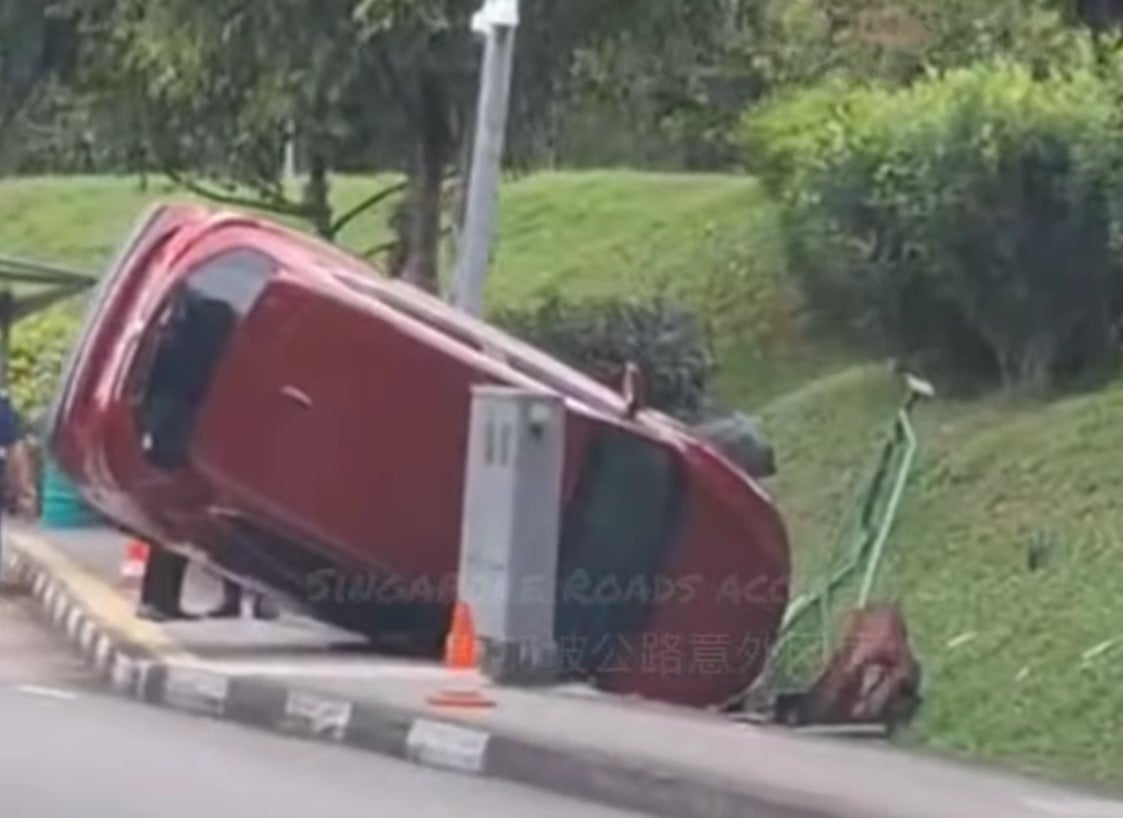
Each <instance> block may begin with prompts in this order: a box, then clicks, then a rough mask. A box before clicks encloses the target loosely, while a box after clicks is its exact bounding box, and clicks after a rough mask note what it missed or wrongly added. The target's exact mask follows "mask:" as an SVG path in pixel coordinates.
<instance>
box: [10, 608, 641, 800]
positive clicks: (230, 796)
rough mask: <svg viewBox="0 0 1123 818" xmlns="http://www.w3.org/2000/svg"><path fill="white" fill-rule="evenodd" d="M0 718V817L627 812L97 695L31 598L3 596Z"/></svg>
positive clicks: (97, 687) (80, 665) (101, 692)
mask: <svg viewBox="0 0 1123 818" xmlns="http://www.w3.org/2000/svg"><path fill="white" fill-rule="evenodd" d="M0 724H2V725H3V735H4V740H3V741H0V814H3V815H4V816H5V818H73V816H76V815H83V816H87V817H88V818H110V816H112V818H150V816H152V815H160V816H162V818H200V816H204V815H222V814H235V815H243V816H256V815H269V816H273V818H307V816H309V815H319V814H326V815H363V814H369V813H371V812H372V811H373V810H377V809H378V808H379V807H388V808H390V809H395V808H396V809H399V810H403V811H405V810H408V812H409V813H410V814H412V815H417V816H419V818H445V817H446V816H447V818H452V817H453V816H457V818H476V817H477V816H480V817H482V816H487V818H508V817H509V818H524V816H528V815H535V816H542V818H573V817H574V816H576V817H577V818H628V816H634V815H635V814H634V813H628V812H623V811H620V810H614V809H609V808H605V807H600V806H597V805H591V804H585V803H581V802H578V801H575V800H572V799H567V798H562V797H558V796H551V795H543V794H542V793H540V792H537V791H535V790H532V789H529V788H526V787H520V786H517V785H513V784H507V783H504V782H495V781H488V780H484V779H472V778H467V777H464V776H458V775H451V774H448V773H443V772H438V771H433V770H428V769H425V768H423V767H418V766H413V765H407V764H404V763H402V762H400V761H395V760H392V759H386V758H380V757H378V756H366V755H360V754H358V753H354V752H351V751H348V750H347V749H345V748H342V747H333V746H330V745H327V744H309V743H307V742H297V741H292V740H289V739H286V738H282V737H278V736H273V735H269V734H267V733H262V732H256V731H250V730H245V729H243V728H241V727H238V726H236V725H230V724H224V723H222V722H219V721H212V720H205V719H189V718H183V717H182V716H180V715H178V714H176V713H171V712H167V711H163V710H158V709H155V708H150V707H145V706H143V705H141V704H138V703H135V702H128V701H125V700H122V699H120V698H117V697H113V696H110V695H107V693H106V692H105V690H104V686H102V685H99V684H98V683H97V679H96V678H95V676H94V674H93V673H92V672H91V670H90V669H89V668H88V667H87V666H86V664H85V663H84V662H82V661H81V659H80V657H79V656H78V655H77V654H76V653H74V652H72V651H69V650H68V649H67V647H66V645H65V643H64V642H63V641H62V640H59V639H57V638H56V637H55V635H54V634H51V633H49V632H47V631H46V630H45V629H44V628H43V627H42V624H41V622H40V621H37V617H36V611H35V606H34V605H33V601H32V599H31V598H30V597H19V596H14V597H13V596H2V597H0ZM63 781H64V782H65V784H62V785H60V782H63Z"/></svg>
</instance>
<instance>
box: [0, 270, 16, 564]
mask: <svg viewBox="0 0 1123 818" xmlns="http://www.w3.org/2000/svg"><path fill="white" fill-rule="evenodd" d="M14 313H15V298H14V297H13V295H12V292H11V290H6V291H4V292H3V294H0V397H2V398H3V400H4V401H6V402H8V403H9V404H10V402H11V397H10V396H9V395H8V372H9V367H8V357H9V354H10V352H11V348H12V318H13V317H14ZM8 411H9V412H12V411H14V410H13V409H12V408H11V407H9V408H8ZM10 455H11V450H10V447H9V446H8V445H7V444H4V449H3V451H2V452H0V570H2V569H3V565H4V550H5V549H4V527H3V520H4V515H5V514H6V513H7V509H6V507H5V503H4V499H5V495H6V494H7V491H8V479H7V478H8V458H9V457H10Z"/></svg>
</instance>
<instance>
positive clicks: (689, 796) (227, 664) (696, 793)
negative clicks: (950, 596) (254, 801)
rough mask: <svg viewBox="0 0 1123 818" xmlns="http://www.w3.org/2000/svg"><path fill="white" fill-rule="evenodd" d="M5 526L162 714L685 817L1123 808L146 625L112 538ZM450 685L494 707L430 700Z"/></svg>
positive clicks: (256, 630) (781, 735)
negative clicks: (173, 712) (119, 582)
mask: <svg viewBox="0 0 1123 818" xmlns="http://www.w3.org/2000/svg"><path fill="white" fill-rule="evenodd" d="M6 532H7V533H6V537H5V549H6V553H7V555H8V557H9V559H11V560H12V561H13V567H14V568H15V570H16V573H17V575H18V576H20V577H21V578H22V581H23V582H24V583H25V584H27V585H28V586H29V587H30V588H31V589H32V591H33V596H34V598H35V599H36V600H37V601H38V603H39V604H40V605H41V606H42V607H43V609H44V610H45V611H46V613H47V616H48V619H49V620H50V621H51V622H53V623H54V624H55V626H56V627H57V628H58V629H59V630H60V631H61V632H62V633H64V634H66V635H67V637H68V639H69V640H70V641H71V642H72V643H73V644H74V645H75V646H76V647H78V649H79V651H80V652H81V654H82V655H84V656H86V657H87V658H88V660H89V661H90V663H91V665H92V666H93V667H94V668H96V669H97V671H98V672H99V673H100V674H101V675H102V676H104V677H105V678H107V679H108V680H110V682H111V683H112V686H113V688H114V689H115V690H117V691H118V692H120V693H122V694H125V695H127V696H132V697H135V698H138V699H142V700H144V701H147V702H150V703H153V704H157V705H161V706H165V707H170V708H174V709H177V710H181V711H186V712H191V713H196V714H199V715H205V716H210V717H213V718H218V719H225V720H229V721H234V722H239V723H242V724H247V725H252V726H256V727H259V728H264V729H268V730H272V731H276V732H281V733H285V734H287V735H292V736H299V737H303V738H309V739H315V740H318V741H321V742H329V743H334V744H340V745H346V746H349V747H352V748H358V749H363V750H369V751H373V752H375V753H380V754H383V755H388V756H391V757H395V758H398V759H404V760H408V761H413V762H416V763H418V764H421V765H425V766H429V767H435V768H439V769H443V770H451V771H456V772H460V773H465V774H469V775H475V776H483V777H489V778H494V779H502V780H506V781H508V782H514V783H517V784H521V785H529V786H532V787H535V788H538V789H541V790H546V791H550V792H553V793H555V794H559V795H566V796H574V797H580V798H583V799H586V800H587V801H596V802H600V803H602V804H605V805H607V806H610V807H615V808H620V809H628V810H633V811H636V812H640V813H646V814H651V815H662V816H674V818H727V816H728V818H733V817H734V816H737V818H742V816H750V815H751V816H753V818H963V816H969V815H988V816H992V818H1013V816H1018V817H1019V818H1022V817H1023V816H1028V817H1029V818H1032V817H1033V816H1039V817H1040V818H1048V816H1061V817H1062V818H1123V802H1117V801H1113V800H1110V799H1107V798H1104V797H1100V796H1097V795H1093V794H1089V793H1084V792H1079V791H1076V790H1068V789H1063V788H1059V787H1054V786H1050V785H1047V784H1044V783H1041V782H1037V781H1033V780H1030V779H1024V778H1020V777H1016V776H1012V775H1008V774H1004V773H999V772H994V771H989V770H984V769H979V768H975V767H968V766H965V765H962V764H956V763H951V762H947V761H943V760H936V759H932V758H928V757H924V756H919V755H914V754H910V753H906V752H904V751H901V750H897V749H893V748H889V747H883V746H874V745H870V744H868V743H855V742H851V741H845V740H839V739H828V738H822V737H817V736H807V735H803V734H800V733H793V732H790V731H786V730H783V729H782V728H767V727H761V726H757V725H746V724H740V723H735V722H732V721H729V720H727V719H723V718H720V717H718V716H715V715H709V714H704V713H699V712H695V711H686V710H682V709H677V708H672V707H666V706H660V705H655V704H652V703H646V702H640V701H634V700H621V699H616V698H612V697H608V696H604V695H600V694H596V693H593V692H590V691H588V690H584V689H580V688H577V689H574V688H566V689H558V690H541V689H539V690H516V689H507V688H496V687H491V686H489V685H488V684H486V682H485V681H484V680H482V679H480V678H478V677H477V676H475V675H474V674H456V673H452V672H450V671H447V670H445V669H444V668H442V667H439V666H434V665H429V664H424V663H420V662H412V661H406V660H401V659H391V658H386V657H380V656H374V655H370V654H368V653H364V652H362V651H361V650H360V645H361V643H359V642H358V641H357V640H356V639H355V638H354V637H352V636H351V635H349V634H346V633H342V632H339V631H336V630H334V629H332V628H329V627H325V626H323V625H320V624H319V623H315V622H312V621H311V620H307V619H305V618H302V617H300V616H298V615H294V614H289V615H286V616H284V617H282V618H281V619H280V620H278V621H277V622H254V621H217V622H200V623H187V624H183V623H180V624H175V625H169V626H156V625H152V624H150V623H144V622H139V621H137V620H136V619H135V618H134V617H133V615H132V611H133V602H132V600H130V599H129V597H128V595H127V594H124V593H122V592H120V591H119V590H117V589H115V588H114V587H113V583H114V578H115V576H116V572H117V567H118V565H119V562H120V558H121V555H122V554H123V552H124V541H123V539H121V538H120V537H118V536H117V535H116V534H113V533H110V532H97V531H95V532H66V533H58V532H39V531H36V530H32V529H19V528H14V527H13V526H8V528H7V529H6ZM191 583H192V585H191V587H192V591H191V596H192V598H193V599H194V600H195V601H196V604H199V605H202V604H203V603H202V600H203V599H204V598H205V597H206V596H207V594H209V593H213V594H217V592H218V591H217V585H215V584H214V583H213V582H211V585H210V589H211V590H207V588H208V580H207V579H206V578H204V577H195V578H193V579H192V580H191ZM449 688H460V689H471V690H474V691H476V692H478V693H479V694H481V695H482V696H484V697H486V698H487V699H489V700H490V701H491V703H492V704H493V705H494V706H492V707H490V708H486V709H472V710H462V709H441V708H436V707H434V706H432V705H431V704H430V703H429V699H430V698H431V697H432V696H433V694H436V693H439V692H441V691H444V690H448V689H449Z"/></svg>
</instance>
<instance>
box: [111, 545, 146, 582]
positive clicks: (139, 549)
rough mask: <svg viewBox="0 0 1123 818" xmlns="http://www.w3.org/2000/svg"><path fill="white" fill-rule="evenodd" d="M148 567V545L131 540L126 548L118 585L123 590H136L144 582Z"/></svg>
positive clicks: (118, 576)
mask: <svg viewBox="0 0 1123 818" xmlns="http://www.w3.org/2000/svg"><path fill="white" fill-rule="evenodd" d="M147 567H148V543H146V542H144V541H142V540H137V539H133V540H129V544H128V545H127V546H126V547H125V559H124V560H123V561H122V562H121V570H120V572H119V573H118V575H117V585H118V587H120V588H122V589H127V590H134V589H136V588H139V587H140V585H141V583H142V582H143V581H144V572H145V570H146V569H147Z"/></svg>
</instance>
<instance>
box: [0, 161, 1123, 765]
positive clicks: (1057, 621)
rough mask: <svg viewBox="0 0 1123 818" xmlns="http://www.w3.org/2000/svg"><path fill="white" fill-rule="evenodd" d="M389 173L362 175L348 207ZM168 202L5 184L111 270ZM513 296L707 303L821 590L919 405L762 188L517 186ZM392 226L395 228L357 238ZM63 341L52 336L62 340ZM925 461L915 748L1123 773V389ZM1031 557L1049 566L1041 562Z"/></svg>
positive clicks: (60, 235)
mask: <svg viewBox="0 0 1123 818" xmlns="http://www.w3.org/2000/svg"><path fill="white" fill-rule="evenodd" d="M375 184H376V182H374V181H372V180H368V179H360V178H352V179H344V180H341V182H340V184H339V186H338V188H337V193H338V199H339V202H340V204H341V205H343V206H346V203H347V202H354V201H358V200H359V198H360V197H362V196H363V195H364V194H365V193H366V192H368V191H369V190H370V189H371V188H372V187H373V186H374V185H375ZM167 194H168V191H166V190H163V189H160V188H159V187H158V186H154V188H153V190H152V191H151V192H150V193H147V194H141V193H139V192H138V191H137V190H136V185H135V182H134V181H131V180H124V179H119V180H106V179H85V178H74V179H33V180H20V181H14V182H7V183H5V184H3V185H2V186H0V253H16V254H25V255H31V256H35V257H39V258H43V259H45V260H55V261H64V262H67V263H72V264H78V265H82V266H95V265H98V264H100V263H103V262H104V260H105V259H106V258H107V257H108V255H109V254H110V252H111V250H112V247H113V244H114V242H115V241H116V240H117V239H118V237H119V236H120V235H121V234H122V233H123V231H124V230H125V229H126V228H127V226H128V224H129V223H130V221H131V220H132V219H133V217H134V216H135V215H136V213H137V211H138V210H139V209H140V208H141V207H143V205H144V204H145V203H146V202H147V201H150V200H152V199H154V198H158V197H160V196H163V195H167ZM501 213H502V218H501V222H502V223H501V236H500V243H499V247H498V255H497V259H496V269H495V273H494V276H493V279H492V282H491V289H490V292H489V297H490V299H491V303H492V304H513V303H526V302H527V301H529V300H533V299H534V298H537V297H539V296H541V295H542V294H544V293H545V292H548V291H550V290H551V289H558V290H561V291H562V292H563V293H565V294H568V295H571V296H589V295H610V294H636V293H640V292H651V291H654V290H660V289H665V290H667V291H669V292H670V293H671V294H673V295H674V296H675V297H681V298H683V299H685V300H687V301H689V302H691V303H694V304H696V305H698V306H699V307H700V308H702V309H703V310H705V312H706V314H707V317H708V318H709V319H710V320H711V321H712V323H713V325H714V328H715V332H716V336H717V341H718V345H719V348H720V351H721V353H722V357H723V363H724V373H723V379H722V387H723V390H724V391H725V394H726V397H727V398H729V399H731V400H733V401H735V402H737V403H739V404H741V405H745V406H751V407H754V408H758V409H760V410H761V414H762V416H763V418H764V422H765V425H766V428H767V430H768V432H769V434H770V435H771V437H772V439H773V441H774V442H775V443H776V445H777V448H778V454H779V456H780V466H781V475H780V476H779V478H778V479H777V480H776V482H775V485H774V486H773V489H774V491H775V493H776V496H777V497H778V499H779V502H780V503H781V505H782V507H783V510H784V512H785V515H786V518H787V520H788V523H789V527H790V529H791V533H792V539H793V542H794V543H795V545H796V563H797V566H798V568H799V575H800V583H801V584H803V585H806V584H807V582H808V580H809V578H814V577H815V576H816V575H817V573H818V571H819V570H820V569H821V566H822V564H823V562H824V560H825V559H826V557H827V556H828V552H827V547H826V544H827V543H830V542H831V537H832V534H833V533H834V529H835V526H836V524H837V521H838V519H839V516H840V514H841V512H842V510H843V509H844V508H845V507H846V506H847V504H848V503H849V502H851V501H852V498H851V494H852V492H853V489H854V486H855V485H856V484H857V483H858V482H859V478H860V477H861V476H862V475H864V473H865V470H866V469H867V468H868V466H869V459H870V458H871V457H872V455H873V454H874V453H875V451H876V447H877V445H878V443H879V441H880V440H881V438H882V435H883V434H884V433H885V431H886V428H887V424H888V422H889V419H890V416H891V413H892V411H893V409H894V408H895V407H896V405H897V402H898V401H899V399H900V397H901V385H900V383H899V382H898V381H897V379H896V378H895V377H894V376H892V375H891V374H890V373H889V372H888V371H887V369H886V368H885V367H882V366H874V365H870V366H858V367H847V366H845V365H844V363H845V360H846V358H845V356H844V355H841V354H839V353H837V352H835V351H833V350H832V348H831V346H830V345H829V344H825V343H822V342H821V341H815V340H814V339H812V338H810V337H809V332H808V329H807V326H806V323H805V321H804V320H803V316H802V313H801V311H800V309H799V304H798V300H797V299H795V298H793V296H792V287H791V282H790V280H789V279H788V277H787V271H786V268H785V265H784V259H783V250H782V247H781V245H780V239H779V231H778V229H777V224H776V219H775V214H774V212H773V210H772V208H771V207H770V206H769V204H768V202H766V201H765V200H764V199H763V197H762V195H761V193H760V190H759V189H758V187H757V186H756V184H755V183H754V182H753V181H751V180H744V179H734V178H722V177H705V176H696V177H684V176H663V175H645V174H638V173H627V172H603V173H551V174H541V175H537V176H532V177H528V178H524V179H520V180H517V181H514V182H513V183H512V184H510V185H509V186H508V187H507V188H506V191H505V193H504V200H503V203H502V211H501ZM384 235H385V232H384V226H383V224H382V223H381V215H380V214H372V215H371V216H369V217H366V218H364V219H360V220H358V221H357V222H356V223H355V224H354V225H352V227H351V228H349V230H348V231H347V234H346V236H345V240H346V243H347V244H348V245H349V246H351V247H352V248H355V249H365V248H366V247H369V246H371V245H373V244H377V243H378V241H379V240H380V239H381V238H382V237H383V236H384ZM47 335H49V333H46V332H44V331H43V330H42V328H40V330H39V335H29V336H28V337H29V338H31V340H30V341H29V342H28V343H29V344H32V345H34V344H35V343H39V342H40V341H39V340H38V339H43V340H42V342H43V343H46V336H47ZM917 421H918V425H919V432H920V440H921V453H920V458H919V461H918V464H917V472H916V475H915V478H914V480H913V482H912V484H911V486H910V490H909V493H908V495H907V498H906V502H905V505H904V507H903V509H902V516H901V518H900V521H899V526H898V527H897V529H896V530H895V532H894V536H893V541H892V546H891V552H890V557H889V562H888V565H887V570H886V573H885V576H884V577H883V580H882V583H881V590H882V593H883V594H884V595H886V596H891V597H899V598H901V599H902V600H903V601H904V603H905V605H906V610H907V613H908V615H909V618H910V621H911V624H912V627H913V630H914V634H915V637H916V640H917V644H918V646H919V648H920V651H921V653H922V656H923V658H924V660H925V663H926V668H927V670H928V673H929V681H930V685H931V687H930V699H929V702H928V705H927V708H926V710H925V712H924V715H923V717H922V720H921V722H920V724H919V725H918V726H917V729H916V731H915V733H914V735H912V736H911V737H910V739H911V741H913V742H914V743H916V744H918V745H921V746H924V747H927V748H930V749H934V750H939V751H949V752H954V753H957V754H966V755H968V756H972V757H979V758H985V759H989V760H993V761H1001V762H1008V763H1010V764H1013V765H1016V766H1020V767H1025V768H1029V769H1033V770H1038V771H1046V772H1049V773H1050V774H1054V775H1064V776H1076V777H1080V778H1088V779H1093V780H1098V781H1105V782H1108V781H1112V780H1113V779H1114V780H1116V781H1118V777H1119V771H1120V770H1123V730H1121V729H1120V726H1121V725H1120V722H1121V720H1123V693H1121V692H1120V691H1121V690H1123V685H1121V684H1120V682H1121V681H1123V679H1121V676H1123V632H1121V631H1120V628H1121V625H1120V623H1123V594H1121V593H1119V589H1120V586H1121V585H1123V580H1121V579H1119V577H1121V576H1123V545H1121V544H1120V541H1119V537H1118V533H1119V529H1120V526H1121V524H1123V510H1121V508H1123V507H1121V506H1120V504H1119V503H1118V501H1117V498H1118V497H1119V495H1120V492H1121V489H1123V467H1120V465H1119V462H1118V461H1119V457H1118V454H1117V452H1119V451H1123V385H1115V386H1112V387H1109V388H1108V389H1106V390H1104V391H1101V392H1098V393H1090V394H1086V395H1081V396H1075V397H1070V398H1067V399H1063V400H1058V401H1055V402H1052V403H1049V404H1014V403H1004V402H1002V401H999V400H991V401H983V402H974V403H954V402H943V401H939V402H936V403H933V404H928V405H926V406H923V407H921V408H920V409H918V413H917ZM1031 555H1034V556H1035V557H1039V559H1038V560H1037V561H1038V562H1040V566H1039V567H1037V568H1036V570H1031V568H1030V561H1031Z"/></svg>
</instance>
